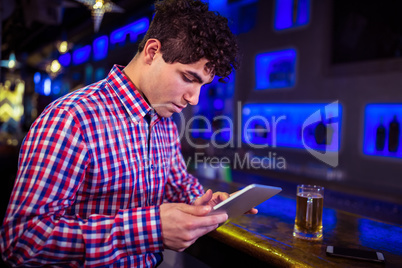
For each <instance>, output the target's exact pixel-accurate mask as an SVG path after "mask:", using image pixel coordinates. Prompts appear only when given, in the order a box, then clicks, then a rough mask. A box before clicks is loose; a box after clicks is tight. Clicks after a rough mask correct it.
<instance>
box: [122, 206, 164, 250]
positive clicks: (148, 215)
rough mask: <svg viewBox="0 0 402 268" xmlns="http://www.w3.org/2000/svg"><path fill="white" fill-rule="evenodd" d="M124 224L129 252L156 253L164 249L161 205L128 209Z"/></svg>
mask: <svg viewBox="0 0 402 268" xmlns="http://www.w3.org/2000/svg"><path fill="white" fill-rule="evenodd" d="M123 226H124V237H125V242H126V247H127V252H128V254H130V255H131V254H133V255H134V254H135V255H137V254H145V253H155V252H160V251H162V250H163V238H162V224H161V220H160V209H159V206H151V207H144V208H136V209H129V210H127V211H126V213H125V215H124V225H123Z"/></svg>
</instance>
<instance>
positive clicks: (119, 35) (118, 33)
mask: <svg viewBox="0 0 402 268" xmlns="http://www.w3.org/2000/svg"><path fill="white" fill-rule="evenodd" d="M148 28H149V20H148V18H142V19H140V20H137V21H135V22H133V23H131V24H128V25H126V26H123V27H121V28H119V29H117V30H115V31H113V32H112V33H111V35H110V43H112V44H116V43H124V42H125V41H126V36H127V35H128V34H129V35H130V41H131V42H135V41H137V38H138V35H140V34H142V33H145V32H146V31H147V30H148Z"/></svg>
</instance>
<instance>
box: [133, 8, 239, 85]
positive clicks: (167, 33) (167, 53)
mask: <svg viewBox="0 0 402 268" xmlns="http://www.w3.org/2000/svg"><path fill="white" fill-rule="evenodd" d="M150 38H155V39H158V40H159V41H160V42H161V53H162V56H163V59H164V60H165V62H167V63H174V62H179V63H182V64H189V63H194V62H197V61H199V60H200V59H202V58H205V59H207V60H208V63H207V66H206V67H207V68H208V69H210V70H211V71H212V72H213V73H215V75H217V76H219V77H221V81H223V80H224V79H225V78H227V77H228V76H229V75H230V73H231V72H232V70H233V69H237V68H238V65H239V64H238V59H237V57H238V51H239V49H238V45H237V40H236V37H235V36H234V35H233V33H232V32H231V31H230V29H229V27H228V20H227V19H226V18H225V17H222V16H220V15H219V14H218V13H215V12H213V11H209V10H208V4H206V3H203V2H201V1H200V0H164V1H161V0H157V1H156V2H155V16H154V18H153V20H152V22H151V25H150V27H149V29H148V32H147V33H146V35H145V37H144V39H143V40H142V41H141V43H140V44H139V47H138V52H141V51H142V50H143V49H144V46H145V43H146V42H147V40H148V39H150Z"/></svg>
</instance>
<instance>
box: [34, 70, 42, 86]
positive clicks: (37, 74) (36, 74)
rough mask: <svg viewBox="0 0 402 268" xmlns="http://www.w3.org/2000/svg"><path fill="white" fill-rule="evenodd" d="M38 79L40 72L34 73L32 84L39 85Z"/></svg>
mask: <svg viewBox="0 0 402 268" xmlns="http://www.w3.org/2000/svg"><path fill="white" fill-rule="evenodd" d="M40 79H41V75H40V72H36V73H35V74H34V83H35V84H39V82H40Z"/></svg>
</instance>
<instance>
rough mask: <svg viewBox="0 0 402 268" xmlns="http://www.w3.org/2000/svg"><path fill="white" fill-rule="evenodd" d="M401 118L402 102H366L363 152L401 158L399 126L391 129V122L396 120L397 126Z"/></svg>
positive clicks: (401, 148) (393, 122) (401, 147)
mask: <svg viewBox="0 0 402 268" xmlns="http://www.w3.org/2000/svg"><path fill="white" fill-rule="evenodd" d="M394 119H396V120H395V121H394ZM401 120H402V103H392V104H391V103H390V104H368V105H367V106H366V108H365V113H364V139H363V153H364V154H366V155H375V156H384V157H393V158H402V144H401V139H402V136H401V128H400V126H399V131H398V128H396V129H395V128H394V129H393V130H391V129H392V125H391V124H393V125H395V122H398V123H397V124H396V126H398V124H401ZM392 136H394V137H392ZM390 139H391V142H390Z"/></svg>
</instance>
